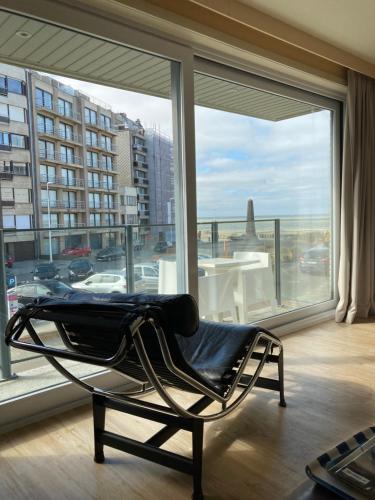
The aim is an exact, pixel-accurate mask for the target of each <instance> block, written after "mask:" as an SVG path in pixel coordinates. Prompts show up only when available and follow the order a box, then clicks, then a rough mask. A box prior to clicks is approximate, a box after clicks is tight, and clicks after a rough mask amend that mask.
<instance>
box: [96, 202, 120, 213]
mask: <svg viewBox="0 0 375 500" xmlns="http://www.w3.org/2000/svg"><path fill="white" fill-rule="evenodd" d="M89 209H90V210H91V211H95V210H104V211H105V210H117V209H118V203H110V204H108V203H107V202H105V201H101V202H97V203H95V205H90V204H89Z"/></svg>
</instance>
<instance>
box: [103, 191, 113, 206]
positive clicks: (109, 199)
mask: <svg viewBox="0 0 375 500" xmlns="http://www.w3.org/2000/svg"><path fill="white" fill-rule="evenodd" d="M103 201H104V208H114V202H113V195H112V194H105V195H104V196H103Z"/></svg>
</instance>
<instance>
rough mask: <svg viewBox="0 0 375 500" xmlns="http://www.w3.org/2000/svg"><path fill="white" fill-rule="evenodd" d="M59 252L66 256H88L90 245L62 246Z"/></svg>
mask: <svg viewBox="0 0 375 500" xmlns="http://www.w3.org/2000/svg"><path fill="white" fill-rule="evenodd" d="M61 254H62V255H65V256H66V257H88V256H89V255H91V248H90V247H71V248H64V250H63V251H62V252H61Z"/></svg>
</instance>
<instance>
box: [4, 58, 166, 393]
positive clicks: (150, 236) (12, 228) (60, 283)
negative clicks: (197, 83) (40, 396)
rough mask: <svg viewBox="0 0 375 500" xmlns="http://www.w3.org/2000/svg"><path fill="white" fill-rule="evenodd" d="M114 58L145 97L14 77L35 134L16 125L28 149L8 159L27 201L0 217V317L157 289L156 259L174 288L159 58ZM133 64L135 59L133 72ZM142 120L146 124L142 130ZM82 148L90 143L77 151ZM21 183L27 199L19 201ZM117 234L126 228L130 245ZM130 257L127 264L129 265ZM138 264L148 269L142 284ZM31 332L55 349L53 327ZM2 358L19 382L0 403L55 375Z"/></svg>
mask: <svg viewBox="0 0 375 500" xmlns="http://www.w3.org/2000/svg"><path fill="white" fill-rule="evenodd" d="M126 53H129V55H130V54H132V64H131V67H129V69H127V68H126V67H125V66H124V67H123V66H121V67H118V68H117V69H118V70H119V71H121V75H123V74H125V73H126V74H128V80H129V81H128V87H129V88H132V89H135V88H137V85H136V84H135V83H134V82H135V81H138V80H139V82H140V84H141V83H142V81H143V79H144V82H145V91H146V92H147V95H146V94H143V93H141V92H134V91H133V92H131V91H129V90H120V89H119V88H111V87H110V86H103V85H101V86H100V85H96V84H90V83H89V82H87V81H79V80H72V79H68V78H64V77H60V76H59V77H58V76H53V75H48V74H45V73H44V74H43V75H42V74H39V73H37V72H36V71H35V70H33V71H30V73H28V71H29V70H27V69H26V70H22V71H24V72H25V74H27V76H28V77H29V76H30V79H31V80H32V85H31V86H30V88H28V87H27V89H26V90H27V94H28V96H29V97H30V99H31V100H33V102H34V103H35V110H37V111H35V115H32V113H33V112H34V111H33V110H31V109H30V108H29V109H27V113H28V116H29V122H30V123H33V121H34V123H35V124H36V127H35V129H36V130H35V136H34V135H33V130H32V129H30V128H28V127H29V125H28V124H26V123H25V124H22V126H23V127H24V128H23V129H22V130H25V131H26V130H27V131H28V134H26V132H25V136H26V135H28V138H29V141H30V144H33V145H34V146H35V147H34V148H30V150H27V151H22V156H20V157H19V160H23V161H27V162H28V163H30V164H32V165H33V169H32V174H33V175H35V179H33V182H31V181H32V179H31V178H30V179H28V180H29V181H30V182H29V184H28V185H27V186H26V185H25V184H24V182H25V181H24V180H23V179H22V184H20V180H19V179H18V178H16V176H14V181H7V182H14V183H15V185H16V186H22V189H24V190H25V192H26V193H28V192H29V191H30V200H29V203H27V204H26V202H25V203H22V205H24V207H25V212H24V214H21V213H20V215H18V212H17V218H16V217H15V216H14V215H10V214H9V212H5V213H4V214H3V225H4V228H7V233H6V235H5V242H6V243H5V244H6V251H7V254H8V255H9V260H8V261H7V262H8V263H9V269H8V276H7V283H8V292H7V300H8V305H9V307H8V316H11V315H12V314H13V313H14V312H15V311H16V310H17V308H19V307H23V306H24V305H25V304H27V303H29V302H30V301H32V300H34V299H35V298H36V297H37V296H40V295H42V296H51V297H62V296H64V295H65V294H66V293H67V292H68V291H74V290H78V291H82V290H83V291H87V292H98V293H111V292H121V293H126V292H127V291H129V290H130V289H132V290H134V291H137V292H147V291H154V292H157V291H158V286H159V285H158V275H159V271H158V269H159V265H158V263H159V261H160V260H167V261H173V262H174V269H173V270H172V274H171V276H172V279H173V280H174V281H175V276H176V265H175V233H176V231H175V226H174V224H175V221H174V162H173V155H172V149H173V139H172V129H173V127H172V102H171V99H170V93H171V92H170V86H171V81H170V80H171V76H170V73H171V72H170V63H169V62H168V61H165V60H164V59H160V58H158V57H155V56H149V55H147V56H146V55H145V54H142V53H138V52H137V51H135V50H133V49H132V50H129V49H126ZM135 57H139V63H138V64H136V65H134V61H133V58H135ZM108 62H110V61H108ZM151 62H152V64H151V65H150V63H151ZM0 66H1V64H0ZM150 68H152V70H153V71H152V73H150ZM157 68H159V70H160V71H159V77H160V79H161V85H162V88H163V91H162V92H161V91H160V92H159V90H160V89H159V90H158V91H156V90H155V92H150V88H149V87H147V81H148V80H149V79H150V75H152V78H153V79H154V78H155V69H157ZM1 69H2V68H1ZM117 69H116V68H114V69H113V71H115V70H116V71H117ZM14 70H15V68H14ZM18 70H19V69H18ZM19 71H21V70H19ZM156 74H157V72H156ZM85 80H87V78H85ZM25 81H27V82H28V81H29V78H25ZM124 86H125V85H124ZM117 87H118V85H117ZM153 93H154V94H155V96H153V95H152V94H153ZM150 94H151V95H150ZM160 95H162V97H160ZM65 97H66V98H65ZM3 99H6V97H4V96H3ZM23 99H24V98H23ZM24 101H25V102H27V101H26V99H24ZM84 110H85V111H84ZM87 110H88V111H87ZM37 115H38V116H37ZM62 117H63V121H61V118H62ZM100 117H101V118H100ZM12 121H16V116H12V117H11V121H10V125H9V129H10V131H12V127H13V125H12ZM65 122H67V123H65ZM86 122H87V123H88V124H89V127H88V128H86ZM150 123H152V124H154V125H153V126H152V127H149V126H147V127H146V125H144V124H150ZM18 127H19V124H18ZM7 129H8V127H7ZM19 130H20V129H19ZM46 133H48V137H45V134H46ZM12 137H13V136H12ZM14 137H15V139H16V138H17V135H15V136H14ZM18 137H19V138H22V139H23V135H19V134H18ZM7 138H8V135H7V136H6V137H4V144H5V141H6V140H7ZM46 139H47V140H46ZM20 140H21V139H20ZM86 142H87V143H88V146H94V147H88V148H86ZM12 143H13V138H12ZM21 144H22V142H20V145H21ZM27 144H29V142H28V143H27ZM91 149H95V150H91ZM34 150H35V151H36V155H35V158H34V153H33V151H34ZM1 154H2V153H1V152H0V156H1ZM8 155H9V153H8ZM4 158H5V153H4ZM14 159H15V160H17V158H16V157H14ZM0 160H1V158H0ZM135 163H137V166H136V165H135ZM64 164H65V165H64ZM136 170H137V172H139V173H140V175H139V176H137V175H135V171H136ZM33 186H37V188H36V189H37V192H36V193H32V194H33V196H31V190H32V189H33ZM18 189H19V190H20V189H21V188H18ZM26 189H28V190H29V191H26ZM17 193H18V196H20V191H18V192H17ZM34 194H35V196H34ZM33 200H36V201H35V202H36V203H37V205H33ZM120 200H122V203H120ZM24 201H25V200H24ZM128 201H129V203H128ZM3 202H4V201H3ZM9 203H13V204H14V200H13V199H12V200H9ZM19 205H20V206H21V203H20V204H19ZM26 205H27V206H26ZM151 207H152V208H151ZM172 207H173V208H172ZM3 212H4V210H3ZM8 214H9V215H8ZM26 214H27V215H26ZM32 224H35V227H34V226H33V225H32ZM126 226H130V229H129V230H128V229H127V227H126ZM18 229H23V230H24V231H18ZM28 229H29V230H28ZM129 231H130V232H132V233H134V237H133V238H131V239H130V240H129V239H128V238H129V234H130V233H129ZM131 241H132V244H131V245H129V242H131ZM131 261H133V262H134V265H135V267H134V268H132V269H131V270H130V269H127V264H128V263H129V262H131ZM138 265H142V266H143V268H142V269H146V268H147V266H150V268H152V270H153V273H152V274H150V273H148V276H147V280H146V278H145V276H146V274H145V272H143V271H142V270H140V269H138V268H137V267H136V266H138ZM144 266H146V268H145V267H144ZM104 275H105V279H104V278H103V276H104ZM34 327H35V329H36V330H37V332H38V333H39V334H40V336H41V339H42V340H45V341H46V343H47V344H48V345H52V346H55V347H61V348H63V347H64V346H63V345H62V343H61V341H60V339H59V336H58V334H57V332H56V331H55V329H54V327H53V326H51V325H50V324H46V323H45V322H38V321H36V322H34ZM10 357H11V371H12V373H15V374H17V375H19V377H18V378H17V379H15V380H8V381H6V382H4V384H2V389H3V388H4V391H2V392H1V398H0V399H8V398H11V397H16V396H19V395H22V394H26V393H29V392H32V391H34V390H38V389H41V388H44V387H47V386H51V385H55V384H58V383H61V382H62V380H63V379H62V377H61V376H60V375H59V374H58V373H55V372H54V370H53V369H52V368H51V367H50V365H49V364H48V363H47V362H46V361H45V359H44V358H42V357H40V356H37V355H35V354H31V353H30V352H27V351H20V350H15V349H11V350H10ZM64 366H68V367H69V368H70V369H71V370H73V371H74V373H75V374H77V375H80V376H81V375H88V374H91V373H95V372H97V371H99V370H101V368H98V367H93V366H89V365H80V364H78V363H75V362H64Z"/></svg>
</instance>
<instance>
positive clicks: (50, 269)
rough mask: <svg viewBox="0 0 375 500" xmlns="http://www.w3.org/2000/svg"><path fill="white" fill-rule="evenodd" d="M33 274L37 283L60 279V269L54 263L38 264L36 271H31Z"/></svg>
mask: <svg viewBox="0 0 375 500" xmlns="http://www.w3.org/2000/svg"><path fill="white" fill-rule="evenodd" d="M31 274H33V279H34V280H35V281H38V280H52V279H55V280H58V279H60V269H59V268H58V267H56V266H55V264H54V263H53V262H43V263H42V264H36V266H35V267H34V270H33V271H31Z"/></svg>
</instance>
